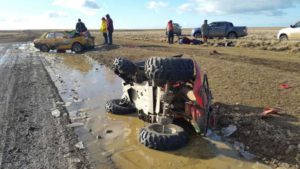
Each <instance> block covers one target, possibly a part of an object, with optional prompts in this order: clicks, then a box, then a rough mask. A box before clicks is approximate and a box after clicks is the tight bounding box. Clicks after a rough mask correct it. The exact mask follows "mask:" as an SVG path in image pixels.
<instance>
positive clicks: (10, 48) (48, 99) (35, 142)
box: [0, 44, 88, 169]
mask: <svg viewBox="0 0 300 169" xmlns="http://www.w3.org/2000/svg"><path fill="white" fill-rule="evenodd" d="M26 45H27V44H25V45H24V44H23V45H19V44H15V45H12V44H2V45H1V46H0V79H1V83H0V168H1V169H8V168H9V169H20V168H22V169H27V168H28V169H33V168H44V169H47V168H70V169H72V168H86V167H88V164H87V163H86V159H85V156H84V154H85V153H84V152H82V151H81V150H80V151H79V150H77V149H76V148H75V146H74V145H75V144H76V143H77V142H78V140H77V137H76V135H75V134H74V132H73V130H72V129H71V128H67V127H66V126H65V125H67V124H69V123H70V122H69V118H68V116H66V115H67V114H66V113H67V112H66V110H65V109H64V108H63V107H62V106H61V105H60V106H59V105H56V102H58V101H60V100H61V98H60V96H59V94H58V92H57V90H56V88H55V86H54V84H53V82H52V81H51V79H50V77H49V75H48V73H47V71H46V70H45V68H44V65H43V64H42V61H41V59H42V58H41V57H40V56H39V55H38V54H37V53H35V52H34V51H30V50H27V46H26ZM25 49H26V50H25ZM53 109H59V110H60V112H61V113H62V114H63V116H62V117H60V118H54V117H53V116H52V115H51V111H52V110H53Z"/></svg>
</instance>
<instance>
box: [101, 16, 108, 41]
mask: <svg viewBox="0 0 300 169" xmlns="http://www.w3.org/2000/svg"><path fill="white" fill-rule="evenodd" d="M100 32H102V33H103V37H104V43H103V44H107V43H108V42H107V22H106V19H105V18H104V17H103V18H102V22H101V27H100Z"/></svg>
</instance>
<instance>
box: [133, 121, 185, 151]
mask: <svg viewBox="0 0 300 169" xmlns="http://www.w3.org/2000/svg"><path fill="white" fill-rule="evenodd" d="M139 141H140V143H142V144H143V145H145V146H146V147H148V148H151V149H155V150H176V149H179V148H181V147H183V146H185V145H186V144H187V142H188V135H187V133H186V132H185V131H184V130H183V128H181V127H180V126H177V125H174V124H168V125H165V128H164V132H163V125H161V124H157V123H155V124H150V125H148V126H146V127H144V128H142V129H141V130H140V133H139Z"/></svg>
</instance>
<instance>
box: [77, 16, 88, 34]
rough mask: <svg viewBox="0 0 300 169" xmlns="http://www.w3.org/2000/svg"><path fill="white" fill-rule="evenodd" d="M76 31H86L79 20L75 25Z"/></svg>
mask: <svg viewBox="0 0 300 169" xmlns="http://www.w3.org/2000/svg"><path fill="white" fill-rule="evenodd" d="M76 31H77V32H79V33H82V32H86V31H87V28H86V27H85V24H84V23H83V22H81V19H78V22H77V24H76Z"/></svg>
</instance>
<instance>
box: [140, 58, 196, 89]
mask: <svg viewBox="0 0 300 169" xmlns="http://www.w3.org/2000/svg"><path fill="white" fill-rule="evenodd" d="M145 74H146V77H147V78H148V79H149V80H152V81H153V82H154V85H156V86H162V85H164V84H166V83H167V82H178V81H187V80H191V79H193V77H194V62H193V60H191V59H187V58H159V57H153V58H150V59H148V60H147V61H146V63H145Z"/></svg>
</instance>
